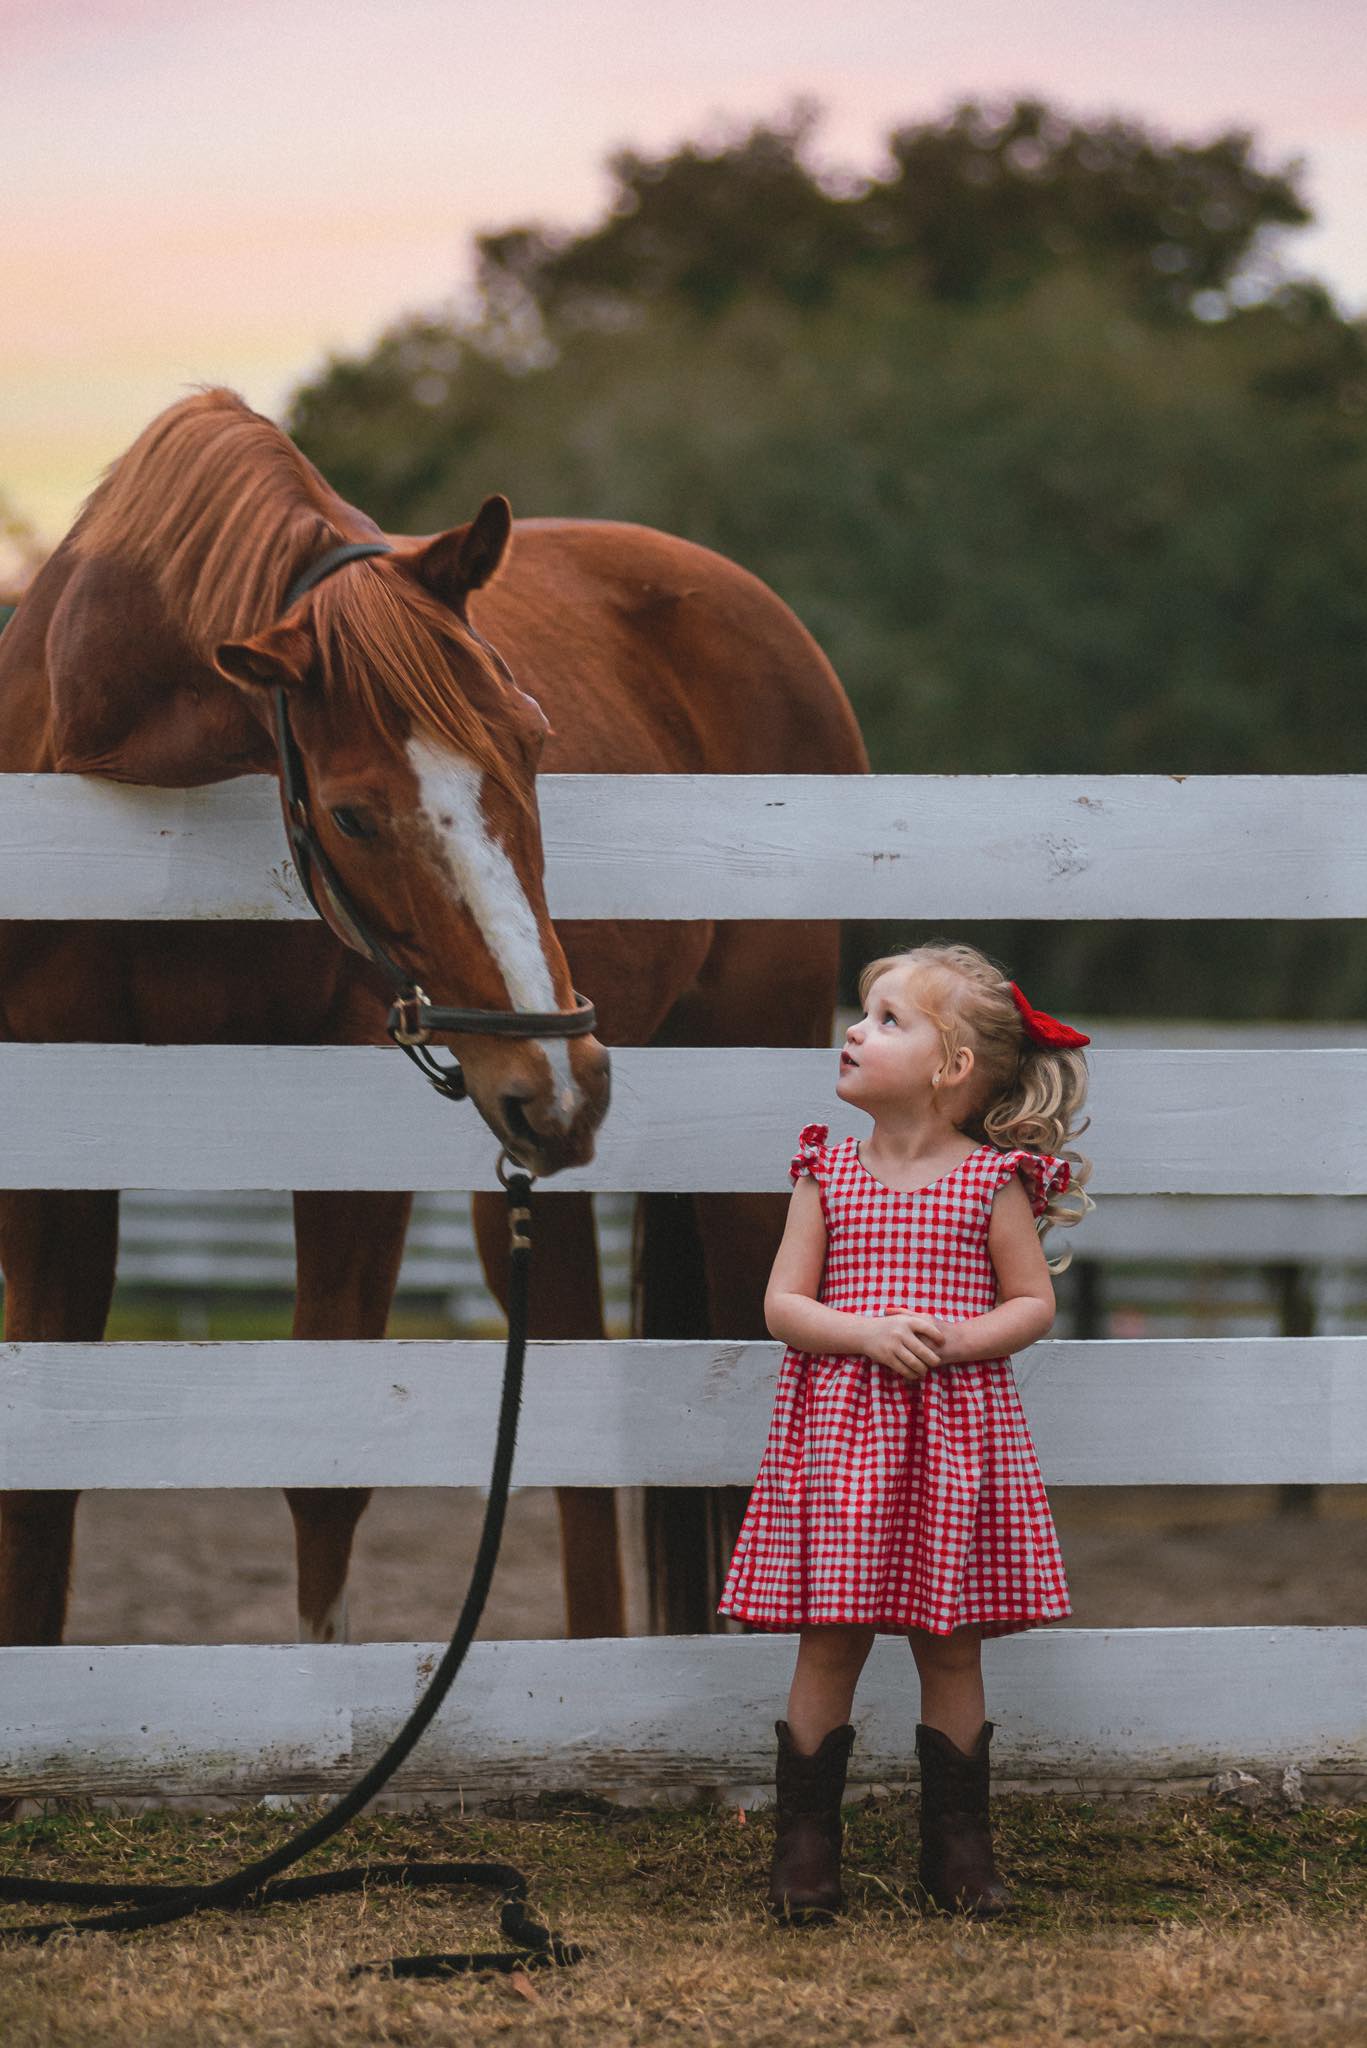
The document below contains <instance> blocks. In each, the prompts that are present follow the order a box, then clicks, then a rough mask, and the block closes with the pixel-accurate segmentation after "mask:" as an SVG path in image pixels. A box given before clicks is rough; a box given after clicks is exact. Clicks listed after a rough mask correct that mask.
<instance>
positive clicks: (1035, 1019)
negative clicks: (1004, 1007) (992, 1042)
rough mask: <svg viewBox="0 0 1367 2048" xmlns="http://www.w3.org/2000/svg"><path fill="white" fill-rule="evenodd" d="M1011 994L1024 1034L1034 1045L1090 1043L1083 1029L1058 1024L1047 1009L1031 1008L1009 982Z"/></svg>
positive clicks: (1013, 983)
mask: <svg viewBox="0 0 1367 2048" xmlns="http://www.w3.org/2000/svg"><path fill="white" fill-rule="evenodd" d="M1011 995H1012V998H1013V1000H1014V1002H1015V1005H1016V1008H1017V1009H1018V1010H1019V1011H1020V1013H1021V1019H1022V1022H1023V1023H1024V1025H1025V1035H1026V1037H1027V1038H1033V1039H1034V1041H1035V1044H1036V1045H1063V1046H1071V1045H1090V1044H1091V1042H1092V1041H1091V1039H1090V1038H1089V1037H1088V1036H1087V1034H1086V1032H1085V1031H1074V1029H1073V1027H1072V1025H1071V1024H1060V1023H1059V1020H1058V1018H1057V1017H1051V1016H1050V1015H1049V1013H1048V1011H1047V1010H1032V1009H1031V1007H1030V1005H1029V1003H1028V1002H1027V1001H1026V1000H1025V997H1024V996H1023V995H1022V994H1021V992H1020V990H1019V989H1018V988H1017V987H1016V984H1015V982H1014V981H1013V982H1012V983H1011Z"/></svg>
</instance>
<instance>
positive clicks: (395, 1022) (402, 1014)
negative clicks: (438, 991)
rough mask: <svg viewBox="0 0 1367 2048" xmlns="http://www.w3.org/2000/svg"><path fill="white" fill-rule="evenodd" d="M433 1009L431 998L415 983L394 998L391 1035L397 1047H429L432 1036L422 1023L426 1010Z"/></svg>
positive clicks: (390, 1021) (391, 1012)
mask: <svg viewBox="0 0 1367 2048" xmlns="http://www.w3.org/2000/svg"><path fill="white" fill-rule="evenodd" d="M431 1007H432V1000H431V997H430V996H429V995H428V994H427V992H426V990H425V989H421V988H419V987H418V985H417V983H416V982H414V984H413V986H412V988H409V989H405V990H404V991H403V993H402V994H401V995H397V996H395V998H394V1004H393V1007H392V1009H391V1010H390V1013H389V1035H390V1037H391V1038H392V1039H393V1040H394V1043H395V1044H396V1045H427V1044H429V1043H430V1041H431V1037H432V1034H431V1032H430V1031H429V1030H428V1029H427V1027H426V1025H425V1024H424V1023H423V1021H422V1013H423V1011H424V1010H430V1009H431Z"/></svg>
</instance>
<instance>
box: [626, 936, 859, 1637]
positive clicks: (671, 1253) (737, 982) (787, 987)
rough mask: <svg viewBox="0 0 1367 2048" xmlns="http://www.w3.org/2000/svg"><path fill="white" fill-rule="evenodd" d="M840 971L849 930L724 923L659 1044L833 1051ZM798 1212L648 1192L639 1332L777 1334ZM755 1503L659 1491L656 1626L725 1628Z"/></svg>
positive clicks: (695, 1491) (755, 1198)
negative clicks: (785, 1244) (726, 1585)
mask: <svg viewBox="0 0 1367 2048" xmlns="http://www.w3.org/2000/svg"><path fill="white" fill-rule="evenodd" d="M839 964H840V930H839V926H838V925H835V924H832V923H829V922H824V921H821V922H815V921H814V922H810V923H807V922H804V923H801V924H789V925H780V924H769V923H747V922H743V921H738V922H725V923H719V924H718V925H717V926H716V928H715V935H714V938H713V943H712V946H711V949H710V951H709V953H708V956H707V959H706V961H705V962H704V964H703V966H702V968H701V970H700V972H699V974H698V976H697V980H696V982H695V983H694V985H693V986H692V987H691V988H689V989H687V990H686V991H685V992H684V994H683V995H682V996H681V997H680V998H679V999H678V1001H677V1002H676V1003H675V1004H674V1006H673V1008H672V1009H671V1011H670V1013H669V1016H668V1017H667V1019H666V1020H665V1022H664V1024H663V1026H662V1027H661V1028H660V1029H659V1031H658V1032H657V1033H656V1036H655V1038H654V1039H653V1040H652V1043H653V1044H656V1045H713V1046H727V1045H812V1046H827V1045H829V1044H830V1042H831V1036H832V1028H833V1025H834V1013H835V997H836V986H837V981H838V973H839ZM797 1120H798V1121H799V1122H800V1121H802V1119H801V1118H800V1117H799V1118H798V1119H797ZM787 1206H788V1198H787V1197H786V1196H784V1195H777V1196H775V1195H693V1196H691V1197H690V1196H678V1195H654V1194H653V1195H643V1196H642V1197H641V1200H640V1204H639V1207H638V1224H637V1238H636V1258H635V1272H636V1286H635V1296H636V1317H635V1328H636V1330H637V1331H638V1333H639V1334H640V1335H641V1336H643V1337H675V1338H686V1337H709V1336H711V1337H729V1338H763V1337H765V1336H766V1335H767V1334H768V1333H767V1330H766V1327H765V1322H764V1292H765V1288H766V1286H767V1284H768V1279H769V1272H770V1268H771V1267H772V1265H773V1261H774V1254H775V1252H776V1251H777V1250H778V1246H779V1240H780V1239H781V1237H782V1235H783V1224H784V1218H785V1215H786V1213H787ZM757 1456H758V1452H757ZM748 1498H749V1493H748V1489H747V1488H745V1487H741V1486H725V1487H690V1486H675V1487H660V1486H650V1487H647V1488H646V1492H645V1530H646V1557H647V1566H648V1574H649V1581H650V1609H651V1625H652V1627H654V1628H657V1629H664V1630H667V1631H668V1632H669V1633H671V1634H699V1633H703V1632H705V1631H708V1630H712V1629H716V1628H717V1627H718V1626H719V1624H718V1619H717V1612H716V1607H717V1601H718V1599H719V1598H720V1597H721V1588H722V1584H723V1582H724V1580H725V1576H726V1569H727V1565H728V1563H729V1561H730V1556H731V1551H732V1550H733V1548H734V1546H735V1540H736V1537H737V1535H738V1534H739V1531H740V1523H741V1518H742V1516H743V1514H744V1511H745V1504H746V1501H747V1500H748Z"/></svg>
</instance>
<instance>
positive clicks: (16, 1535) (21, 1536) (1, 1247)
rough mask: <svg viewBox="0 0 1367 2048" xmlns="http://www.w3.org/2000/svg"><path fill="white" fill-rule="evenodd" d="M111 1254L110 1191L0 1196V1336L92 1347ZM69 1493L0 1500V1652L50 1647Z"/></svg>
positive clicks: (62, 1577)
mask: <svg viewBox="0 0 1367 2048" xmlns="http://www.w3.org/2000/svg"><path fill="white" fill-rule="evenodd" d="M118 1249H119V1198H118V1195H117V1193H116V1192H114V1191H113V1190H107V1189H102V1190H100V1191H98V1192H94V1193H75V1192H69V1191H67V1190H62V1191H60V1192H59V1191H56V1190H53V1189H46V1188H45V1189H24V1190H22V1191H14V1192H9V1193H4V1194H0V1266H3V1268H4V1273H5V1336H6V1338H7V1339H9V1341H10V1342H12V1343H13V1342H18V1343H22V1342H24V1341H28V1342H30V1343H63V1342H67V1343H92V1342H98V1340H99V1339H100V1338H101V1337H103V1335H104V1326H105V1322H106V1320H107V1318H108V1315H109V1302H110V1298H111V1296H112V1295H113V1292H114V1267H115V1264H116V1261H117V1258H118ZM76 1499H77V1496H76V1494H75V1493H74V1492H66V1491H59V1490H57V1489H55V1488H53V1489H44V1490H43V1491H42V1492H38V1491H34V1492H25V1491H16V1492H14V1493H6V1494H3V1495H0V1643H6V1644H10V1643H15V1644H17V1643H28V1644H37V1643H59V1642H60V1641H61V1639H62V1627H63V1624H64V1622H65V1620H66V1602H67V1592H68V1588H69V1586H70V1583H71V1551H72V1534H73V1530H74V1526H75V1519H76Z"/></svg>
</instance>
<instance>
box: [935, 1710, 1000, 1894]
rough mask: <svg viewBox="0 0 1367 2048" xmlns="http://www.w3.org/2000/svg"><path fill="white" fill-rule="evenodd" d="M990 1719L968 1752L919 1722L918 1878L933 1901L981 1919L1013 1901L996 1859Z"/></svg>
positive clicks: (991, 1726)
mask: <svg viewBox="0 0 1367 2048" xmlns="http://www.w3.org/2000/svg"><path fill="white" fill-rule="evenodd" d="M992 1728H993V1724H992V1722H991V1721H984V1722H983V1725H982V1727H981V1729H980V1730H979V1731H978V1739H977V1741H976V1742H975V1743H974V1745H973V1749H972V1751H971V1753H970V1754H968V1755H965V1754H964V1752H963V1750H961V1749H960V1748H959V1747H958V1745H957V1744H956V1743H953V1742H951V1741H950V1739H949V1737H948V1736H947V1735H945V1734H944V1733H942V1731H941V1730H940V1729H938V1728H928V1727H927V1726H926V1724H925V1722H924V1721H918V1722H917V1724H916V1754H917V1756H918V1757H919V1758H920V1761H921V1863H920V1878H921V1883H922V1886H923V1887H924V1889H925V1891H926V1893H927V1894H928V1896H929V1899H930V1903H931V1905H932V1906H938V1907H940V1908H942V1909H943V1910H944V1911H945V1912H952V1913H971V1914H973V1915H974V1917H975V1918H977V1919H980V1920H989V1919H995V1918H996V1916H997V1915H998V1914H1000V1913H1005V1912H1009V1911H1010V1910H1011V1909H1012V1907H1013V1905H1014V1901H1013V1899H1012V1897H1011V1894H1010V1892H1009V1891H1008V1890H1007V1888H1006V1886H1005V1885H1004V1884H1003V1883H1002V1881H1001V1878H1000V1877H999V1876H998V1874H997V1869H996V1865H995V1864H994V1863H993V1861H992V1830H991V1825H990V1822H989V1819H988V1783H989V1778H990V1766H989V1762H988V1754H987V1752H988V1745H989V1744H990V1742H991V1740H992Z"/></svg>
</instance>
